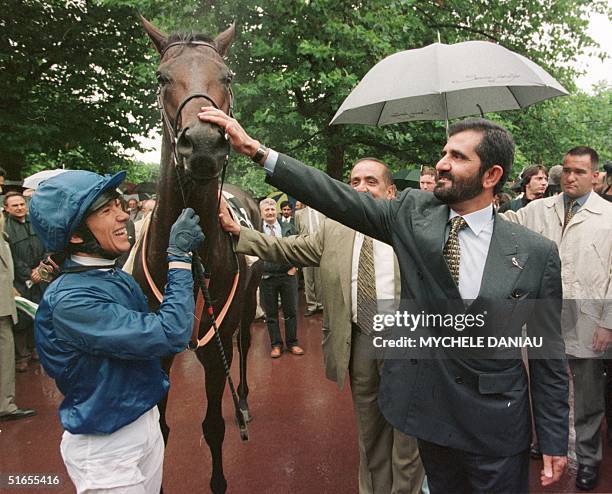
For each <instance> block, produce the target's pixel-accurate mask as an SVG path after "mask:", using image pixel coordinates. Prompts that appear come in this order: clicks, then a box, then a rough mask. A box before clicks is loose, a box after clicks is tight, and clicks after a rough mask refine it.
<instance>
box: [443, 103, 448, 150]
mask: <svg viewBox="0 0 612 494" xmlns="http://www.w3.org/2000/svg"><path fill="white" fill-rule="evenodd" d="M442 94H444V116H445V117H446V118H445V120H444V121H445V122H446V140H448V102H447V101H446V93H442Z"/></svg>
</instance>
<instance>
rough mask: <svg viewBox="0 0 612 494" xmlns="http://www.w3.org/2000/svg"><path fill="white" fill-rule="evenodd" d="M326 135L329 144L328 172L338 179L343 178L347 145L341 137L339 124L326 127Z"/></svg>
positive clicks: (327, 146)
mask: <svg viewBox="0 0 612 494" xmlns="http://www.w3.org/2000/svg"><path fill="white" fill-rule="evenodd" d="M324 135H325V141H326V144H327V145H326V149H327V174H328V175H329V176H330V177H332V178H335V179H336V180H342V179H343V175H344V149H345V148H346V145H345V144H344V143H342V142H341V139H340V135H341V129H340V128H339V126H337V125H335V126H334V125H330V126H328V127H327V128H326V129H325V132H324Z"/></svg>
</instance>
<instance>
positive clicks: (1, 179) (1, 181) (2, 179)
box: [0, 175, 4, 194]
mask: <svg viewBox="0 0 612 494" xmlns="http://www.w3.org/2000/svg"><path fill="white" fill-rule="evenodd" d="M3 185H4V177H3V176H2V175H0V194H2V186H3Z"/></svg>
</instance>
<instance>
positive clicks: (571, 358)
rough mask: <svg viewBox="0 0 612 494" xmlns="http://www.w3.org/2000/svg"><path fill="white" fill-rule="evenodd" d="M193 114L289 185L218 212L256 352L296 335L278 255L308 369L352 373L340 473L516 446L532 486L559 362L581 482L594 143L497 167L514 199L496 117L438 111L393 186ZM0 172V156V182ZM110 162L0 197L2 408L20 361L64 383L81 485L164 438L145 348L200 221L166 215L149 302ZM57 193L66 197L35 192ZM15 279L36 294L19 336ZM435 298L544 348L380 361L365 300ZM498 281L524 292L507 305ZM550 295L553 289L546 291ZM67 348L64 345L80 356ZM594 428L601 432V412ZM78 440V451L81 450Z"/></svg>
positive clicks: (409, 474)
mask: <svg viewBox="0 0 612 494" xmlns="http://www.w3.org/2000/svg"><path fill="white" fill-rule="evenodd" d="M199 117H200V119H201V120H203V121H206V122H211V123H213V124H216V125H219V126H220V127H222V128H223V129H224V130H225V132H226V134H227V135H228V136H229V139H230V142H231V144H232V146H233V147H234V149H235V150H236V151H238V152H240V153H243V154H245V155H247V156H250V157H254V159H255V161H257V162H258V164H260V165H261V166H263V167H264V169H265V172H266V175H267V181H269V182H270V183H271V184H273V185H275V186H277V187H278V188H279V189H280V190H282V191H284V192H287V193H288V194H291V196H293V197H296V198H298V199H299V201H298V202H297V203H295V204H293V203H292V202H290V201H288V200H286V201H283V202H281V203H280V205H278V206H280V207H277V203H276V201H275V200H274V199H270V198H265V199H263V200H262V201H261V202H260V212H261V217H262V225H261V232H258V231H255V230H251V229H247V228H244V227H241V226H240V225H239V224H238V223H237V222H236V221H235V220H233V219H232V217H231V216H230V215H229V214H227V211H226V210H225V208H222V212H221V214H220V221H221V224H222V227H223V228H224V229H225V230H226V231H228V232H230V233H232V234H233V235H235V236H236V237H237V245H236V249H237V251H238V252H240V253H244V254H249V255H254V256H257V257H259V258H260V259H262V260H263V262H264V272H263V277H262V281H261V284H260V300H261V306H262V307H263V310H264V313H265V318H266V325H267V328H268V332H269V337H270V348H271V350H270V357H271V358H273V359H278V358H280V357H281V356H282V355H283V353H284V352H285V351H286V352H290V353H292V354H293V355H296V356H303V355H304V354H305V351H304V349H303V348H302V347H301V346H300V345H299V340H298V281H297V280H298V276H297V273H298V270H301V271H302V272H303V276H304V292H305V298H306V311H305V313H304V316H305V317H310V316H312V315H314V314H316V313H318V312H323V319H322V345H323V354H324V366H325V374H326V376H327V378H329V379H330V380H332V381H335V382H336V383H337V384H338V386H339V388H342V387H343V386H344V384H345V382H347V381H348V382H349V383H350V390H351V396H352V400H353V404H354V409H355V414H356V419H357V434H358V446H359V459H360V462H359V472H358V481H359V492H360V493H362V494H365V493H388V492H397V493H414V494H417V493H419V492H421V491H427V490H430V492H432V493H448V492H466V493H467V492H527V491H528V479H529V476H528V466H529V461H528V460H529V456H530V455H531V456H532V457H538V458H541V459H542V465H543V466H542V471H541V477H540V480H541V483H542V485H543V486H547V485H551V484H554V483H555V482H557V481H558V480H559V479H560V477H561V476H562V475H563V473H564V472H565V469H566V464H567V453H568V434H569V428H570V424H569V417H570V414H569V408H570V405H569V403H570V400H569V381H570V379H571V380H572V381H573V390H574V391H573V393H574V399H573V408H574V412H573V420H574V423H573V427H574V428H575V431H576V455H577V459H578V472H577V475H576V481H575V482H576V487H577V488H578V489H581V490H592V489H594V488H595V487H596V486H597V482H598V478H599V466H600V464H601V462H602V461H603V441H604V439H606V437H605V435H604V434H603V433H602V430H603V429H602V424H603V423H604V418H606V417H607V418H608V420H612V399H609V398H610V397H612V379H610V376H612V368H610V366H609V363H610V361H609V360H608V359H607V358H606V357H607V350H608V348H609V347H610V345H612V281H611V277H612V204H610V202H612V165H610V164H609V163H607V164H606V165H604V170H603V171H602V170H600V166H599V157H598V155H597V152H596V151H595V150H593V149H591V148H589V147H586V146H577V147H574V148H572V149H570V150H568V151H567V153H566V154H565V156H563V157H562V164H561V165H556V166H553V167H551V168H550V169H548V168H547V167H546V166H544V165H541V164H536V165H533V166H529V167H527V168H525V169H524V170H523V171H522V172H521V174H520V176H519V178H518V179H517V181H516V182H515V183H514V184H512V186H511V190H512V191H513V192H514V193H515V194H516V196H515V197H514V198H513V197H511V196H510V195H508V194H506V193H504V192H503V191H502V187H503V186H504V183H505V182H506V180H507V179H508V177H509V175H510V172H511V167H512V162H513V158H514V142H513V140H512V137H511V135H510V134H509V133H508V132H507V131H506V130H505V129H503V128H502V127H500V126H498V125H497V124H494V123H492V122H490V121H487V120H484V119H474V120H467V121H462V122H459V123H457V124H455V125H453V126H452V127H451V128H450V129H449V138H448V142H447V143H446V145H445V147H444V149H443V151H442V158H441V159H440V161H439V162H438V163H437V164H436V165H435V166H432V167H430V166H425V167H423V168H422V170H421V176H420V181H419V188H420V189H421V190H408V191H403V192H399V193H398V191H397V189H396V187H395V185H394V184H393V179H392V175H391V172H390V170H389V167H388V166H387V164H385V163H384V162H383V161H381V160H379V159H376V158H373V157H364V158H362V159H359V160H357V161H356V162H355V163H354V165H353V167H352V170H351V173H350V178H349V183H348V184H341V183H340V182H337V181H334V180H332V179H331V178H329V177H328V176H326V175H325V174H324V173H322V172H320V171H318V170H316V169H313V168H310V167H306V166H304V165H303V164H301V163H300V162H298V161H296V160H294V159H292V158H290V157H289V156H286V155H284V154H281V153H278V152H276V151H274V150H273V149H269V148H266V147H265V146H263V145H262V144H261V143H259V142H258V141H257V140H255V139H253V138H251V137H250V136H249V135H248V134H247V133H246V132H245V131H244V129H242V127H241V126H240V124H239V123H238V122H237V121H236V120H235V119H233V118H231V117H228V116H227V115H225V114H224V113H223V112H221V111H220V110H217V109H213V108H208V109H204V110H203V111H202V113H201V114H200V115H199ZM4 176H5V173H4V172H3V170H1V169H0V186H1V185H2V181H3V179H4ZM122 179H123V175H122V174H119V175H115V176H114V177H110V178H109V177H100V176H99V175H96V174H92V173H89V172H66V174H62V175H60V176H57V177H53V178H52V179H49V180H47V181H45V182H43V183H42V184H41V186H40V189H39V190H37V191H36V192H35V193H34V194H33V196H32V202H31V207H32V212H31V213H30V212H29V210H28V207H29V205H28V199H27V198H26V197H24V195H23V194H22V193H20V192H15V191H13V192H8V193H5V194H3V197H2V204H3V214H2V215H0V231H1V232H2V235H1V236H0V261H1V262H0V293H1V294H2V298H1V299H0V351H1V356H2V362H1V366H0V369H1V370H2V379H1V381H0V385H1V389H0V420H16V419H22V418H27V417H32V416H33V415H35V413H36V412H35V411H34V410H32V409H29V408H20V407H19V406H18V405H17V404H16V399H15V394H16V393H15V372H16V371H17V372H27V371H28V367H29V365H30V363H31V362H33V361H37V360H39V359H40V360H41V361H42V364H43V366H44V368H45V370H46V371H47V373H48V374H49V375H50V376H51V377H52V378H54V379H55V380H56V383H57V385H58V387H59V388H60V390H61V391H62V393H63V394H64V397H65V399H64V401H63V402H62V405H61V407H60V420H61V421H62V425H63V427H64V429H65V431H66V432H65V434H64V436H63V439H62V445H61V451H62V456H63V458H64V462H65V463H66V467H67V469H68V472H69V474H70V477H71V479H72V480H73V482H74V484H75V485H76V486H77V490H78V491H79V492H82V491H83V492H84V491H86V490H87V489H90V488H97V489H113V488H115V487H117V486H118V485H119V484H121V483H122V482H124V481H125V482H128V483H129V482H132V480H130V481H127V480H125V479H119V480H116V479H115V478H114V474H115V473H116V471H117V468H118V466H119V464H118V463H117V462H119V463H122V462H123V460H124V459H125V456H124V455H123V454H121V455H117V454H116V453H117V451H116V447H117V446H116V445H117V444H121V445H123V446H122V447H124V446H125V447H126V448H128V449H129V450H130V454H133V455H135V457H137V458H139V459H140V460H139V461H140V462H141V463H140V466H138V467H136V466H134V469H136V470H138V472H139V475H138V478H139V479H140V480H139V481H138V482H136V484H137V485H138V486H139V487H138V488H144V489H145V490H144V491H145V492H154V491H156V489H158V488H159V486H160V485H161V472H162V462H163V441H162V440H161V436H160V434H159V426H158V425H157V422H156V421H157V418H158V415H157V413H156V408H155V404H156V403H157V400H158V399H159V398H160V396H162V394H163V393H165V392H167V388H168V382H167V376H166V375H165V374H164V373H163V371H161V368H160V367H159V363H152V361H151V360H150V356H151V355H159V356H163V355H167V354H168V353H176V352H179V351H181V350H182V349H183V348H184V347H185V346H186V343H187V339H188V337H189V333H190V330H191V324H192V321H191V319H190V317H185V316H184V314H192V312H193V308H192V307H191V305H192V304H193V297H192V296H191V292H192V277H191V275H190V263H191V259H190V257H189V252H190V251H192V250H193V249H194V248H195V247H196V246H197V245H198V243H199V242H200V241H201V240H202V235H201V231H200V229H199V226H198V218H197V216H196V217H194V215H193V212H192V211H191V212H189V210H186V211H185V212H184V213H183V214H182V215H181V216H180V217H179V219H178V220H177V222H176V223H175V227H173V229H172V232H171V238H170V245H169V247H168V262H169V267H170V270H169V273H170V275H169V280H168V286H167V287H166V290H165V293H166V296H165V298H164V302H163V304H162V308H161V309H160V311H159V312H158V313H155V314H151V313H149V311H148V308H147V307H146V303H145V302H144V298H143V296H142V292H141V290H140V289H139V288H138V287H137V286H136V285H135V283H134V281H133V279H132V278H131V277H130V276H129V275H127V274H121V275H117V273H119V272H120V271H119V268H120V267H121V265H122V262H124V260H125V258H126V257H127V253H128V252H129V250H130V248H131V246H132V245H133V243H134V239H135V237H136V235H137V233H138V230H139V229H140V228H141V226H142V223H143V221H144V219H145V218H146V216H147V215H148V214H150V212H151V211H152V210H153V209H154V207H155V202H154V200H146V201H143V202H142V203H139V202H138V201H137V200H136V199H134V198H128V200H127V201H125V200H124V199H123V198H122V197H121V196H119V195H118V194H117V193H116V192H115V188H116V186H117V185H119V183H120V182H121V180H122ZM65 196H70V197H71V198H72V200H71V201H69V204H70V205H71V207H72V208H74V211H66V210H61V209H58V208H56V207H54V205H55V204H57V203H58V198H59V197H65ZM48 253H55V254H62V255H61V256H60V260H59V261H58V265H59V264H61V265H62V266H63V270H62V273H63V274H66V275H67V276H64V278H63V280H64V281H63V282H62V283H53V284H51V285H50V286H49V284H48V281H49V280H48V279H47V278H44V277H43V276H41V273H40V271H39V269H38V267H39V264H40V263H41V261H42V260H43V258H44V256H45V255H46V254H48ZM62 263H63V264H62ZM187 273H189V274H187ZM110 274H112V276H110ZM119 293H122V294H126V293H129V294H130V295H129V296H125V297H123V296H121V297H119V296H118V294H119ZM15 296H20V297H24V298H26V299H28V300H30V301H32V302H35V303H40V304H41V305H40V309H39V312H38V315H37V338H38V341H37V347H36V345H35V341H34V329H33V324H32V321H31V320H29V319H28V318H27V317H26V316H23V315H20V314H18V312H17V310H16V306H15V303H14V302H13V300H14V297H15ZM455 300H459V301H461V302H462V304H461V306H460V307H461V311H464V312H467V313H470V312H472V311H476V310H481V311H482V310H484V311H485V313H486V312H487V311H488V313H489V314H490V317H489V319H488V320H487V322H486V324H485V327H484V329H483V330H482V331H483V332H484V334H504V335H510V336H512V335H514V336H517V335H523V334H524V331H525V330H526V332H527V333H529V331H530V329H533V328H536V327H537V328H546V330H547V332H548V333H547V334H549V335H552V336H551V338H553V340H554V341H553V343H555V342H557V340H558V342H562V344H563V345H564V348H565V351H564V355H562V356H559V355H557V356H555V357H554V358H553V357H550V358H537V359H536V358H532V359H530V358H529V352H527V354H526V355H524V356H523V357H524V358H523V359H520V358H519V359H500V360H495V359H493V358H483V359H480V360H470V361H468V360H465V359H462V358H461V357H459V356H457V355H454V354H452V353H450V354H445V357H444V358H435V356H434V358H431V357H430V358H419V356H417V355H413V354H411V355H410V357H408V356H404V357H401V356H400V357H399V358H398V356H397V354H394V358H392V359H390V358H385V355H381V354H380V353H376V354H373V353H372V348H373V340H374V338H375V336H377V335H376V330H375V329H374V325H373V320H374V318H375V317H376V315H377V314H378V313H379V312H381V304H384V302H385V301H393V303H392V306H393V307H394V308H396V309H398V310H401V309H402V308H404V309H407V308H409V309H410V310H412V311H422V312H434V311H435V310H436V307H434V306H435V305H436V304H442V305H443V306H445V307H446V306H447V305H448V303H449V301H451V302H452V301H455ZM500 300H503V301H507V300H511V301H513V302H514V303H518V302H519V301H523V300H534V301H535V302H536V303H535V304H533V305H532V306H531V309H530V310H527V311H518V310H514V312H511V313H510V314H508V313H505V312H503V310H504V309H502V308H501V306H503V307H507V304H500V303H499V301H500ZM279 301H280V304H279ZM550 301H559V302H561V301H563V306H562V309H561V304H560V303H559V304H554V303H553V304H550V303H548V302H550ZM190 304H191V305H190ZM104 307H112V310H110V311H105V310H104ZM279 309H280V310H281V311H282V318H281V317H280V315H279V314H280V312H279ZM105 314H106V315H108V317H112V320H110V319H109V320H106V319H105ZM110 314H112V316H111V315H110ZM117 314H119V315H120V317H116V315H117ZM181 314H183V315H181ZM281 321H283V325H284V335H283V332H282V331H281ZM177 322H178V326H177ZM108 327H113V328H115V329H114V330H113V331H111V332H110V333H109V332H108V331H104V328H108ZM143 328H145V329H144V330H143ZM525 328H526V329H525ZM143 331H144V333H146V336H147V337H146V342H145V339H144V333H143ZM386 334H387V336H388V335H389V333H386ZM127 337H130V338H133V341H131V343H130V344H129V345H128V344H127V343H126V342H127V340H126V338H127ZM126 345H127V346H126ZM37 348H38V351H37ZM145 354H146V355H147V358H148V360H146V361H142V360H141V359H140V357H139V355H145ZM71 359H77V360H78V361H79V362H81V364H79V368H78V369H75V368H73V367H72V366H71V364H70V361H71ZM82 362H85V364H82ZM147 366H148V367H147ZM145 367H147V368H146V369H145ZM527 369H529V373H527ZM66 372H70V373H71V374H72V375H71V376H67V375H66ZM118 379H119V380H121V381H122V382H132V383H133V387H132V389H131V391H130V393H133V394H134V396H135V395H137V398H134V396H130V398H129V399H128V398H127V395H126V394H125V393H126V391H125V389H124V388H122V391H121V392H119V390H118V388H117V389H115V388H114V385H113V382H117V380H118ZM113 390H114V391H113ZM101 391H103V392H102V393H101ZM115 391H116V392H117V393H116V395H114V392H115ZM83 396H85V398H83ZM109 412H111V413H109ZM532 417H533V423H532ZM608 420H607V422H608V423H609V421H608ZM93 437H95V438H96V442H95V447H94V448H93V450H92V442H91V441H92V438H93ZM607 440H608V441H609V442H610V443H611V444H612V428H610V429H609V430H608V435H607ZM85 446H87V447H85ZM92 451H93V452H92ZM92 455H93V456H95V458H96V461H98V463H97V464H98V465H99V468H97V469H91V468H90V467H91V458H92ZM123 467H124V470H125V465H123ZM128 470H129V468H128ZM128 473H129V475H132V474H134V472H128ZM126 475H127V474H126ZM105 479H106V480H105ZM108 479H114V480H112V481H109V480H108ZM125 482H124V484H125ZM136 484H134V485H136ZM92 486H93V487H92Z"/></svg>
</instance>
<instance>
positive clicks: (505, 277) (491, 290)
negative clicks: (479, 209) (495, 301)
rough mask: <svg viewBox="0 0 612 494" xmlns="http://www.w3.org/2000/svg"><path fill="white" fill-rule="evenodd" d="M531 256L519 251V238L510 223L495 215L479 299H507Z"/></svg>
mask: <svg viewBox="0 0 612 494" xmlns="http://www.w3.org/2000/svg"><path fill="white" fill-rule="evenodd" d="M528 257H529V254H528V253H527V252H520V251H519V243H518V238H517V237H516V233H515V232H513V231H512V224H511V223H510V222H507V221H504V220H503V219H500V218H499V217H498V215H497V214H495V223H494V224H493V234H492V235H491V245H490V246H489V252H488V254H487V260H486V262H485V268H484V273H483V274H482V281H481V283H480V292H479V293H478V298H481V297H486V298H507V297H508V296H510V294H511V293H512V288H514V286H515V284H516V281H517V279H518V277H519V276H520V274H521V272H522V271H523V270H522V269H521V268H520V267H519V266H521V267H522V266H525V264H527V259H528Z"/></svg>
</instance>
